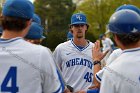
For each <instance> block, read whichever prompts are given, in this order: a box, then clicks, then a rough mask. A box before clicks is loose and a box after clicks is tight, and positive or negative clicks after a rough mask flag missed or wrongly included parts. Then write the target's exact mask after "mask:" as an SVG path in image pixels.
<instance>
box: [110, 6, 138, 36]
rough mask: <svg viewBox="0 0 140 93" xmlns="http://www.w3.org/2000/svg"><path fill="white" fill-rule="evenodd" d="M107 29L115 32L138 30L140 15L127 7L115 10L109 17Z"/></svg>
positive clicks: (125, 32) (122, 32)
mask: <svg viewBox="0 0 140 93" xmlns="http://www.w3.org/2000/svg"><path fill="white" fill-rule="evenodd" d="M108 29H109V31H110V32H112V33H116V34H128V33H135V32H140V15H138V14H137V13H136V12H134V11H132V10H128V9H125V10H120V11H117V12H115V13H114V14H113V15H112V16H111V17H110V20H109V24H108Z"/></svg>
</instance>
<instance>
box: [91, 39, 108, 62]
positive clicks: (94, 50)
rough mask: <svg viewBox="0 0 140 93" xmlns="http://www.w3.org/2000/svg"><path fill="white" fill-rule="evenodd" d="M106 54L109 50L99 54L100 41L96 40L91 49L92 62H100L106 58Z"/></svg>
mask: <svg viewBox="0 0 140 93" xmlns="http://www.w3.org/2000/svg"><path fill="white" fill-rule="evenodd" d="M108 52H109V50H108V51H106V52H105V53H102V52H101V49H100V41H99V40H97V41H96V42H95V45H94V46H93V48H92V57H93V60H96V61H101V60H102V59H103V58H104V57H105V56H106V54H107V53H108Z"/></svg>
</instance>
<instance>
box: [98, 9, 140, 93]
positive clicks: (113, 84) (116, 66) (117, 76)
mask: <svg viewBox="0 0 140 93" xmlns="http://www.w3.org/2000/svg"><path fill="white" fill-rule="evenodd" d="M132 19H133V20H132ZM108 29H109V31H110V32H112V33H113V37H114V40H115V42H116V44H117V45H118V47H120V48H121V49H122V50H123V52H122V53H121V55H120V56H119V57H118V58H117V59H116V60H115V61H114V62H113V63H111V64H110V65H109V66H107V67H106V68H105V70H104V74H103V78H102V83H101V88H100V93H139V91H140V72H139V70H140V59H139V56H140V43H139V42H140V15H139V14H138V13H136V12H134V11H132V10H128V9H125V10H120V11H117V12H115V13H114V14H113V15H112V16H111V17H110V20H109V24H108Z"/></svg>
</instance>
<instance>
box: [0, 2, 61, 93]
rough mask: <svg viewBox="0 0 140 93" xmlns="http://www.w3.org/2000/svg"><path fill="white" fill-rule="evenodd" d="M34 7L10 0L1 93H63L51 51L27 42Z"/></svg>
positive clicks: (0, 48)
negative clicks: (26, 36) (26, 37)
mask: <svg viewBox="0 0 140 93" xmlns="http://www.w3.org/2000/svg"><path fill="white" fill-rule="evenodd" d="M33 14H34V7H33V5H32V3H31V2H29V1H28V0H10V1H8V0H7V2H6V3H5V5H4V7H3V10H2V15H3V16H2V20H1V21H2V28H3V33H2V36H1V38H0V93H62V92H63V91H64V84H63V82H62V78H61V77H60V74H59V72H58V70H57V68H56V66H55V64H54V60H53V57H52V55H51V53H50V51H49V50H48V49H47V48H45V47H42V46H39V45H34V44H31V43H29V42H26V41H25V40H24V39H23V37H24V36H25V35H26V34H27V32H28V30H29V28H30V24H31V21H32V20H31V18H32V16H33Z"/></svg>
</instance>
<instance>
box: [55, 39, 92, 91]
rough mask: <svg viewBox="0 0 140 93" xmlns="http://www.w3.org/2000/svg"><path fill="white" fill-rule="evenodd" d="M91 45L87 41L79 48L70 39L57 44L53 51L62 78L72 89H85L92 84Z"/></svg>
mask: <svg viewBox="0 0 140 93" xmlns="http://www.w3.org/2000/svg"><path fill="white" fill-rule="evenodd" d="M93 45H94V44H93V43H92V42H90V41H89V43H88V45H87V46H85V47H84V48H83V49H80V48H78V47H77V46H76V45H75V44H74V42H73V39H71V40H69V41H67V42H64V43H61V44H59V45H58V46H57V47H56V49H55V51H54V53H53V54H54V58H55V61H56V63H57V64H58V66H59V67H60V69H61V71H62V75H63V77H64V80H65V81H66V83H67V84H68V85H70V86H72V87H73V88H74V91H78V90H81V89H85V90H86V89H88V88H89V87H90V86H91V85H92V84H93V75H94V74H93V68H94V66H93V58H92V47H93Z"/></svg>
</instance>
